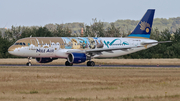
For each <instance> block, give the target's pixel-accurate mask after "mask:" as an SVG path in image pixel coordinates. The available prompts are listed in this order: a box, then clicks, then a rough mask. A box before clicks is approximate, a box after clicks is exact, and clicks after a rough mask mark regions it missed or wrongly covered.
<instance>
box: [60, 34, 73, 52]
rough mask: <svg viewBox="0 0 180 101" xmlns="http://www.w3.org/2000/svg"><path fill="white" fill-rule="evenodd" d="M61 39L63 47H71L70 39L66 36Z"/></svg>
mask: <svg viewBox="0 0 180 101" xmlns="http://www.w3.org/2000/svg"><path fill="white" fill-rule="evenodd" d="M62 39H63V41H64V46H65V49H71V48H72V44H71V40H70V39H69V38H66V37H63V38H62Z"/></svg>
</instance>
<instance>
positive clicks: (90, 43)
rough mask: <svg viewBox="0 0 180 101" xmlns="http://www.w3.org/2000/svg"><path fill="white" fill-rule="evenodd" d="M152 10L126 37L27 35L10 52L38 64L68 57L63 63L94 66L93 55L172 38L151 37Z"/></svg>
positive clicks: (131, 50)
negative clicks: (33, 59)
mask: <svg viewBox="0 0 180 101" xmlns="http://www.w3.org/2000/svg"><path fill="white" fill-rule="evenodd" d="M154 13H155V9H148V10H147V11H146V13H145V15H144V16H143V17H142V19H141V20H140V22H139V23H138V24H137V26H136V27H135V29H134V30H133V31H132V33H131V34H130V35H129V36H127V37H125V38H122V37H28V38H23V39H19V40H17V41H16V42H15V43H14V44H13V45H12V46H10V47H9V49H8V52H9V53H10V54H12V55H16V56H21V57H28V62H27V64H26V65H27V66H31V65H32V63H31V59H32V57H33V58H35V59H36V61H37V62H39V63H49V62H52V61H53V60H55V59H58V58H64V59H67V61H66V62H65V65H66V66H73V64H74V63H76V64H78V63H83V62H85V61H88V62H87V66H95V62H94V61H92V60H91V59H93V58H108V57H118V56H122V55H126V54H130V53H134V52H137V51H140V50H144V49H147V48H150V47H153V46H155V45H157V44H158V43H166V42H171V41H161V42H158V41H156V40H153V39H150V34H151V29H152V24H153V19H154Z"/></svg>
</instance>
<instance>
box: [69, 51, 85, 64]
mask: <svg viewBox="0 0 180 101" xmlns="http://www.w3.org/2000/svg"><path fill="white" fill-rule="evenodd" d="M86 58H87V57H86V54H85V53H70V54H69V55H68V59H67V60H68V62H70V63H82V62H85V61H86Z"/></svg>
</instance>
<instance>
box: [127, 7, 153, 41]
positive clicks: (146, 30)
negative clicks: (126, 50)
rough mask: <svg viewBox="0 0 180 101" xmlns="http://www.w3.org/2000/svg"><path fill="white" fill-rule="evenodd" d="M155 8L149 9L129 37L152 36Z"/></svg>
mask: <svg viewBox="0 0 180 101" xmlns="http://www.w3.org/2000/svg"><path fill="white" fill-rule="evenodd" d="M154 12H155V9H148V10H147V12H146V13H145V15H144V16H143V17H142V19H141V20H140V22H139V23H138V25H137V26H136V28H135V29H134V31H133V32H132V33H131V34H130V35H129V36H128V37H143V38H150V34H151V28H152V24H153V18H154Z"/></svg>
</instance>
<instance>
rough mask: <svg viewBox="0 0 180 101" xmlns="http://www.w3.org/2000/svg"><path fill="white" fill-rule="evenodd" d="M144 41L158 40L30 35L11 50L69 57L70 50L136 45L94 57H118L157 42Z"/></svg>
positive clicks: (20, 54) (33, 54) (37, 54)
mask: <svg viewBox="0 0 180 101" xmlns="http://www.w3.org/2000/svg"><path fill="white" fill-rule="evenodd" d="M143 42H157V41H156V40H151V39H137V38H121V37H119V38H118V37H111V38H109V37H98V38H96V37H94V38H93V37H30V38H23V39H20V40H18V41H16V42H15V44H14V45H12V46H11V47H10V48H9V50H8V51H9V52H10V53H11V54H13V55H16V56H22V57H51V58H67V56H68V54H67V52H68V51H69V50H71V51H72V50H74V51H76V50H77V51H78V50H82V51H83V50H89V49H107V48H109V49H111V48H118V47H122V48H123V47H127V46H129V47H135V48H132V49H127V50H113V51H105V52H101V54H96V55H95V56H94V57H117V56H121V55H126V54H130V53H133V52H136V51H140V50H143V49H146V48H149V47H152V46H154V45H157V44H151V45H147V46H145V45H142V43H143Z"/></svg>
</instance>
